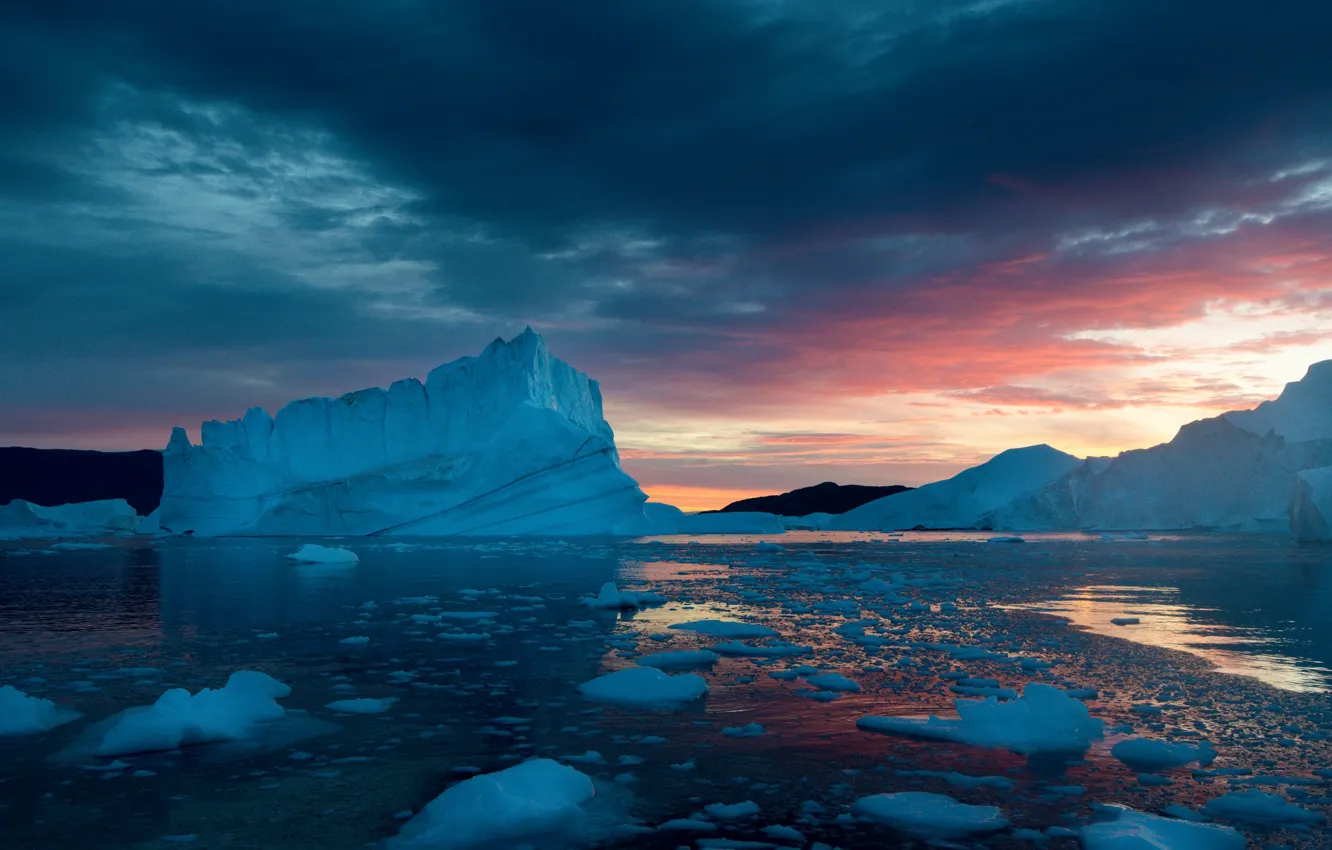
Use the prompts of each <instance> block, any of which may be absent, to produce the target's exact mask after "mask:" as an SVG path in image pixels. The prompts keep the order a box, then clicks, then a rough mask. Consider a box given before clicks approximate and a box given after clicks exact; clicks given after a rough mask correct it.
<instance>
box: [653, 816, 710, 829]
mask: <svg viewBox="0 0 1332 850" xmlns="http://www.w3.org/2000/svg"><path fill="white" fill-rule="evenodd" d="M657 829H660V830H664V831H666V832H716V831H717V825H716V824H715V823H712V822H711V821H706V820H697V819H695V818H675V819H674V820H668V821H666V822H665V823H663V824H661V825H660V826H658V827H657Z"/></svg>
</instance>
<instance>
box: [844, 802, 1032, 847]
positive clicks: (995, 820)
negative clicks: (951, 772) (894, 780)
mask: <svg viewBox="0 0 1332 850" xmlns="http://www.w3.org/2000/svg"><path fill="white" fill-rule="evenodd" d="M851 812H852V814H855V815H857V816H859V817H862V818H865V819H866V820H871V821H874V822H875V823H878V824H882V825H883V826H888V827H891V828H893V829H896V830H898V831H900V832H904V833H906V834H908V835H911V836H914V837H916V838H920V839H924V840H927V841H940V840H941V841H948V840H952V839H957V838H967V837H969V836H973V835H982V834H984V833H987V832H997V831H999V830H1001V829H1003V828H1004V827H1006V826H1008V821H1007V820H1006V819H1005V818H1004V816H1003V813H1002V812H1000V811H999V809H997V808H995V807H994V806H969V805H967V804H966V803H959V802H958V801H957V800H954V799H953V798H952V797H949V796H948V795H947V794H929V793H927V792H924V791H903V792H901V793H898V794H875V795H873V796H871V797H861V798H860V799H859V800H856V802H855V804H854V805H853V806H852V807H851Z"/></svg>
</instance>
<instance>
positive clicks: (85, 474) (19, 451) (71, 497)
mask: <svg viewBox="0 0 1332 850" xmlns="http://www.w3.org/2000/svg"><path fill="white" fill-rule="evenodd" d="M15 499H23V500H24V501H26V502H32V503H33V504H36V505H43V506H45V507H55V506H56V505H67V504H70V503H73V502H95V501H100V500H102V499H124V500H125V501H127V502H129V503H130V505H131V506H132V507H133V508H134V510H135V511H137V512H138V513H139V514H140V515H141V516H147V515H148V514H150V513H152V512H153V510H154V509H156V508H157V505H158V503H159V502H161V501H162V453H161V452H155V451H139V452H86V451H74V450H71V449H26V448H19V447H8V448H0V505H4V504H8V503H9V502H12V501H13V500H15Z"/></svg>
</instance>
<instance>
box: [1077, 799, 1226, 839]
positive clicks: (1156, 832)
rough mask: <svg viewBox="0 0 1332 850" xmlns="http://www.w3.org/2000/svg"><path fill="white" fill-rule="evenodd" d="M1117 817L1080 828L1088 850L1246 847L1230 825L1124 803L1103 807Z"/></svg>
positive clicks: (1080, 835)
mask: <svg viewBox="0 0 1332 850" xmlns="http://www.w3.org/2000/svg"><path fill="white" fill-rule="evenodd" d="M1100 809H1101V811H1102V812H1109V813H1113V814H1115V815H1116V817H1115V819H1114V820H1111V821H1106V822H1104V823H1094V824H1091V825H1090V826H1084V827H1083V828H1082V829H1081V830H1080V831H1079V837H1080V838H1081V839H1082V846H1083V847H1084V848H1085V850H1158V848H1159V850H1243V848H1244V846H1245V845H1244V836H1243V835H1241V834H1240V833H1238V832H1236V831H1235V830H1233V829H1231V828H1230V827H1228V826H1217V825H1215V824H1205V823H1191V822H1189V821H1183V820H1174V819H1172V818H1163V817H1158V816H1157V815H1149V814H1144V813H1143V812H1138V811H1134V810H1133V809H1129V808H1124V807H1122V806H1102V807H1100Z"/></svg>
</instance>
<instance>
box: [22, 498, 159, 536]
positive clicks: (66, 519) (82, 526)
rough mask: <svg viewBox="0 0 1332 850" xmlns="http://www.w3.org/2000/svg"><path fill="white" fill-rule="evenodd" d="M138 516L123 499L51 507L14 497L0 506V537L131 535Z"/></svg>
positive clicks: (137, 522)
mask: <svg viewBox="0 0 1332 850" xmlns="http://www.w3.org/2000/svg"><path fill="white" fill-rule="evenodd" d="M140 521H141V517H139V515H138V514H136V513H135V512H134V508H132V507H130V506H129V503H128V502H126V501H125V500H124V499H105V500H102V501H98V502H76V503H75V504H72V505H57V506H55V507H52V508H48V507H44V506H42V505H34V504H33V503H31V502H26V501H24V500H23V499H15V500H14V501H12V502H10V503H9V504H7V505H0V539H3V538H6V537H9V538H15V537H84V536H100V535H106V534H133V533H135V532H136V531H137V530H139V525H140Z"/></svg>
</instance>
